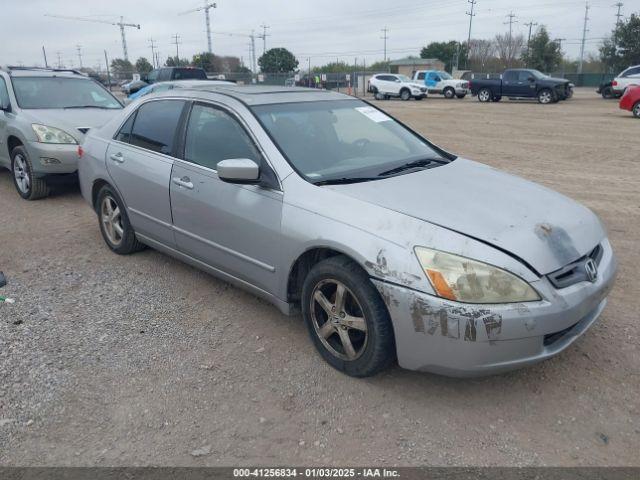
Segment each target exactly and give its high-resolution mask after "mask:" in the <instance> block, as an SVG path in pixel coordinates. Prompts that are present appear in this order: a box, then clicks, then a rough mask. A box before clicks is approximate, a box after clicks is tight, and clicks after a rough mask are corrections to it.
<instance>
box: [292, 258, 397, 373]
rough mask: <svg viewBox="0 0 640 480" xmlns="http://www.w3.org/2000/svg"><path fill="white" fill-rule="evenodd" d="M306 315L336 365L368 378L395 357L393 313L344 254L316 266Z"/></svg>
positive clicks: (307, 289) (317, 342)
mask: <svg viewBox="0 0 640 480" xmlns="http://www.w3.org/2000/svg"><path fill="white" fill-rule="evenodd" d="M302 314H303V316H304V320H305V323H306V325H307V329H308V330H309V334H310V336H311V340H312V341H313V344H314V346H315V347H316V349H317V350H318V352H319V353H320V355H321V356H322V358H323V359H324V360H325V361H326V362H327V363H328V364H329V365H331V366H332V367H333V368H335V369H336V370H340V371H341V372H344V373H346V374H347V375H350V376H353V377H368V376H371V375H375V374H376V373H379V372H380V371H382V370H383V369H385V368H386V367H388V366H389V365H390V364H391V363H392V362H393V361H394V360H395V340H394V336H393V328H392V325H391V319H390V317H389V312H388V311H387V308H386V306H385V304H384V302H383V301H382V298H380V294H379V293H378V291H377V290H376V288H375V287H374V285H373V284H372V283H371V281H370V280H369V277H368V275H367V274H366V273H365V272H364V270H362V268H360V266H359V265H358V264H357V263H355V262H354V261H353V260H351V259H349V258H347V257H345V256H343V255H338V256H335V257H331V258H328V259H326V260H323V261H321V262H320V263H318V264H317V265H315V266H314V267H313V268H312V269H311V271H310V272H309V274H308V275H307V277H306V278H305V281H304V285H303V287H302Z"/></svg>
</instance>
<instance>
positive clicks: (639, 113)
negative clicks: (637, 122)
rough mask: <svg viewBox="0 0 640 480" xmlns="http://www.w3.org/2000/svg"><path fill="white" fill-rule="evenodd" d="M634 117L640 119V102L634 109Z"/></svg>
mask: <svg viewBox="0 0 640 480" xmlns="http://www.w3.org/2000/svg"><path fill="white" fill-rule="evenodd" d="M633 116H634V117H636V118H640V102H638V103H636V105H635V107H633Z"/></svg>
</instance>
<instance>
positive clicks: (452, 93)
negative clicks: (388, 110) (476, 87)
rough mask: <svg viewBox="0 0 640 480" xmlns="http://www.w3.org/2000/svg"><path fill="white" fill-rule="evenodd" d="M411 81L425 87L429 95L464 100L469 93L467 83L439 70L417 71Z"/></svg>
mask: <svg viewBox="0 0 640 480" xmlns="http://www.w3.org/2000/svg"><path fill="white" fill-rule="evenodd" d="M413 81H414V82H416V83H421V84H423V85H425V86H426V87H427V89H428V91H429V93H433V94H437V95H444V96H445V98H454V97H458V98H464V97H465V96H466V95H467V93H469V82H467V81H466V80H458V79H455V78H453V77H452V76H451V75H449V74H448V73H447V72H442V71H439V70H417V71H416V72H415V73H414V74H413Z"/></svg>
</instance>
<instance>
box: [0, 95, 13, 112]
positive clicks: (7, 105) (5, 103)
mask: <svg viewBox="0 0 640 480" xmlns="http://www.w3.org/2000/svg"><path fill="white" fill-rule="evenodd" d="M10 111H11V102H10V101H9V99H8V98H7V99H6V100H2V102H1V103H0V112H10Z"/></svg>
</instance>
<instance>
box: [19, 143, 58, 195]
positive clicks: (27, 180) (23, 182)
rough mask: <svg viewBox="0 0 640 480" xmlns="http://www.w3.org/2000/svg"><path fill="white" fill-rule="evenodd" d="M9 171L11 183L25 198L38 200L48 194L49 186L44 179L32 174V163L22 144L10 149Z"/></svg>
mask: <svg viewBox="0 0 640 480" xmlns="http://www.w3.org/2000/svg"><path fill="white" fill-rule="evenodd" d="M11 173H12V174H13V185H14V186H15V187H16V190H17V191H18V194H19V195H20V196H21V197H22V198H24V199H25V200H38V199H40V198H45V197H47V196H49V192H50V190H49V186H48V185H47V183H46V182H45V181H44V179H42V178H36V177H35V176H34V173H33V164H32V163H31V160H30V159H29V155H28V154H27V151H26V150H25V148H24V147H22V146H19V147H15V148H14V149H13V150H12V151H11Z"/></svg>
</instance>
